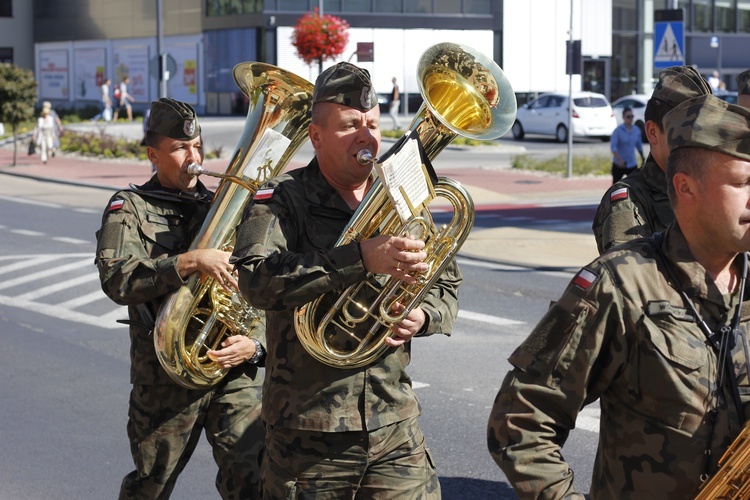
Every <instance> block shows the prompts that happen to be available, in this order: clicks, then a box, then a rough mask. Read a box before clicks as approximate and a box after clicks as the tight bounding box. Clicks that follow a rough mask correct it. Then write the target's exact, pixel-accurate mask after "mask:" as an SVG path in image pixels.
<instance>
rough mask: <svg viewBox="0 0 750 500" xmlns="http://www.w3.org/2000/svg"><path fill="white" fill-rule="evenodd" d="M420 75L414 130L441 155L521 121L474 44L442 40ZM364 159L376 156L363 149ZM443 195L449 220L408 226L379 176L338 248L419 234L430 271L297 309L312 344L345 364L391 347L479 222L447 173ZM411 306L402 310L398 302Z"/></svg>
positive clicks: (361, 286) (439, 194)
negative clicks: (462, 140)
mask: <svg viewBox="0 0 750 500" xmlns="http://www.w3.org/2000/svg"><path fill="white" fill-rule="evenodd" d="M417 76H418V81H419V88H420V92H421V94H422V97H423V99H424V104H423V105H422V107H421V108H420V109H419V111H418V112H417V115H416V117H415V118H414V120H413V121H412V123H411V125H410V126H409V130H408V131H407V134H413V133H416V134H418V137H419V139H420V141H421V142H422V144H423V146H424V150H425V153H426V155H427V157H428V158H429V159H430V160H432V159H433V158H435V157H436V156H437V155H438V154H439V153H440V152H441V151H442V150H443V149H444V148H445V147H446V146H447V145H448V144H449V143H450V142H451V141H452V140H453V139H454V138H455V137H456V136H458V135H462V136H465V137H469V138H472V139H479V140H488V139H494V138H497V137H500V136H502V135H503V134H505V133H506V132H507V131H508V130H510V127H511V126H512V125H513V121H514V120H515V116H516V98H515V94H514V93H513V89H512V88H511V86H510V83H508V80H507V78H506V77H505V75H504V74H503V72H502V70H501V69H500V68H499V67H498V66H497V64H495V63H494V62H493V61H492V60H490V59H488V58H487V57H485V56H484V55H482V54H481V53H479V52H477V51H475V50H474V49H471V48H469V47H466V46H463V45H459V44H455V43H441V44H438V45H434V46H433V47H430V48H429V49H428V50H427V51H425V53H424V54H423V55H422V57H421V58H420V61H419V65H418V69H417ZM360 161H361V162H367V161H375V160H374V159H373V158H372V157H371V155H370V157H369V158H368V157H367V155H366V154H365V155H360ZM433 187H434V191H435V194H436V198H435V200H442V201H447V203H448V206H450V207H452V208H453V216H452V219H451V221H450V223H449V224H446V225H443V226H442V227H440V228H438V227H436V226H435V224H434V222H433V220H432V215H431V213H430V211H429V210H423V211H422V213H421V214H420V215H419V216H416V217H412V218H411V220H409V221H407V222H406V223H405V224H402V223H401V219H400V218H399V216H398V214H397V213H396V211H395V209H394V207H393V203H392V202H391V201H390V199H389V197H388V194H387V192H386V190H385V188H384V186H383V185H382V183H381V181H380V180H379V179H378V180H376V181H375V183H374V184H373V186H372V188H371V189H370V191H369V192H368V193H367V195H366V196H365V198H364V199H363V200H362V203H360V205H359V207H358V209H357V211H356V212H355V213H354V215H353V216H352V219H351V220H350V221H349V223H348V225H347V226H346V228H345V230H344V233H343V234H342V235H341V236H340V238H339V240H338V241H337V242H336V246H340V245H345V244H347V243H350V242H352V241H362V240H365V239H367V238H370V237H371V236H373V235H375V234H399V235H413V236H415V237H417V238H419V239H422V240H424V241H425V244H426V245H425V248H424V251H425V252H427V260H426V262H427V264H428V265H429V270H428V271H426V272H425V273H424V274H422V275H421V276H419V277H418V283H417V284H415V285H409V284H407V283H405V282H403V281H401V280H400V279H398V278H395V277H391V276H373V275H368V277H367V279H366V280H365V281H363V282H360V283H358V284H356V285H353V286H351V287H349V288H347V289H346V290H344V291H343V292H328V293H326V294H324V295H323V296H321V297H319V298H317V299H316V300H314V301H312V302H309V303H307V304H305V305H303V306H300V307H298V308H296V310H295V323H294V324H295V329H296V332H297V336H298V338H299V340H300V342H301V343H302V345H303V346H304V347H305V349H306V350H307V351H308V352H309V353H310V355H311V356H313V357H314V358H315V359H316V360H318V361H320V362H321V363H324V364H327V365H329V366H333V367H337V368H357V367H361V366H365V365H368V364H370V363H372V362H373V361H375V360H376V359H377V358H378V357H380V356H381V355H382V354H383V352H384V351H385V350H386V349H387V348H388V345H387V344H386V343H385V339H386V338H388V337H389V336H390V335H391V332H390V327H391V326H392V325H394V324H396V323H399V322H400V321H402V320H403V319H404V318H405V317H406V315H407V314H408V313H409V312H410V311H411V310H412V309H413V308H414V307H417V306H418V305H419V304H420V303H421V302H422V300H423V299H424V298H425V295H426V294H427V292H428V291H429V289H430V288H431V287H432V285H434V284H435V283H436V282H437V280H438V278H439V277H440V275H441V274H442V272H443V271H444V270H445V269H446V267H447V266H448V264H449V263H450V262H451V260H452V259H453V257H454V256H455V255H456V253H457V252H458V250H459V248H460V247H461V245H462V244H463V242H464V240H465V239H466V237H467V236H468V235H469V231H471V227H472V225H473V223H474V204H473V201H472V199H471V196H470V195H469V193H468V192H467V191H466V190H465V189H464V188H463V187H462V186H461V185H460V184H459V183H458V182H456V181H454V180H452V179H448V178H445V177H440V178H438V182H437V183H436V184H434V186H433ZM396 302H398V303H400V304H401V305H403V306H404V307H405V309H404V310H403V311H402V312H400V313H398V314H395V313H394V312H393V307H392V306H393V304H394V303H396Z"/></svg>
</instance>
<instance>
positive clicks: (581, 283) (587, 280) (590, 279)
mask: <svg viewBox="0 0 750 500" xmlns="http://www.w3.org/2000/svg"><path fill="white" fill-rule="evenodd" d="M598 277H599V275H597V274H594V273H592V272H591V271H589V270H588V269H581V270H580V271H579V272H578V274H577V275H576V277H575V278H573V284H574V285H576V286H578V287H579V288H582V289H583V290H588V289H589V288H591V285H593V284H594V282H595V281H596V278H598Z"/></svg>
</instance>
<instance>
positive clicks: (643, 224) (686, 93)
mask: <svg viewBox="0 0 750 500" xmlns="http://www.w3.org/2000/svg"><path fill="white" fill-rule="evenodd" d="M710 93H711V89H710V88H709V86H708V84H707V83H706V81H705V80H704V79H703V77H702V76H701V75H700V73H698V72H697V71H696V70H695V69H693V68H692V67H690V66H673V67H670V68H666V69H664V70H663V71H661V72H660V73H659V81H658V82H657V84H656V87H655V88H654V92H653V94H652V95H651V98H650V99H649V102H648V105H647V106H646V117H647V119H648V120H654V119H657V120H658V121H661V117H662V113H664V112H665V111H666V110H670V109H673V108H674V107H675V106H678V105H679V104H680V103H682V102H684V101H686V100H688V99H690V98H692V97H696V96H700V95H704V94H710ZM666 168H667V166H666V165H662V166H661V167H660V166H659V165H658V164H657V163H656V161H655V160H654V158H653V156H651V155H649V157H648V158H647V159H646V162H645V163H644V165H643V167H641V168H640V169H639V170H637V171H636V172H635V173H633V174H632V175H629V176H628V177H626V178H625V179H622V180H621V181H618V182H616V183H615V184H614V185H612V186H611V187H610V188H609V189H608V190H607V192H606V193H604V196H603V197H602V200H601V202H600V203H599V207H598V208H597V210H596V215H595V217H594V223H593V224H592V227H591V229H592V230H593V232H594V238H595V239H596V247H597V249H598V250H599V254H600V255H601V254H603V253H604V252H606V251H607V250H609V249H610V248H612V247H613V246H616V245H619V244H620V243H623V242H625V241H630V240H632V239H635V238H641V237H644V236H651V235H652V234H654V233H655V232H657V231H663V230H664V229H666V228H667V226H668V225H669V224H670V223H671V222H672V221H673V220H674V212H673V211H672V205H671V204H670V202H669V197H668V195H667V179H666V175H665V174H664V171H665V170H666Z"/></svg>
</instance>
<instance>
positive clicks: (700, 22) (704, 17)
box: [693, 0, 714, 31]
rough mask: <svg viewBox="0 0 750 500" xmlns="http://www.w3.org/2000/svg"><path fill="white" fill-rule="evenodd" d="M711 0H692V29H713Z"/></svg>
mask: <svg viewBox="0 0 750 500" xmlns="http://www.w3.org/2000/svg"><path fill="white" fill-rule="evenodd" d="M713 24H714V23H713V19H712V15H711V0H693V31H713V30H714V27H713Z"/></svg>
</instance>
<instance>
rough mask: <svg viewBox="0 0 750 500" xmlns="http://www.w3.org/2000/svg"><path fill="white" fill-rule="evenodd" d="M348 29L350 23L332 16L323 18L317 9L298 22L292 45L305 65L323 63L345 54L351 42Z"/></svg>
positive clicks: (328, 15) (327, 15) (326, 15)
mask: <svg viewBox="0 0 750 500" xmlns="http://www.w3.org/2000/svg"><path fill="white" fill-rule="evenodd" d="M348 29H349V23H347V22H346V21H344V20H343V19H341V18H338V17H336V16H332V15H330V14H325V15H323V16H321V15H319V14H318V9H317V8H315V9H313V11H312V12H308V13H307V14H305V15H304V16H302V17H300V18H299V20H297V24H296V25H295V26H294V34H293V35H292V45H294V46H295V48H296V49H297V54H298V55H299V56H300V58H301V59H302V60H303V61H305V63H307V64H312V63H314V62H318V63H322V62H323V61H326V60H329V59H331V60H332V59H336V57H337V56H339V55H341V54H342V53H343V52H344V49H345V48H346V44H347V43H348V42H349V33H348V32H347V30H348Z"/></svg>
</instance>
